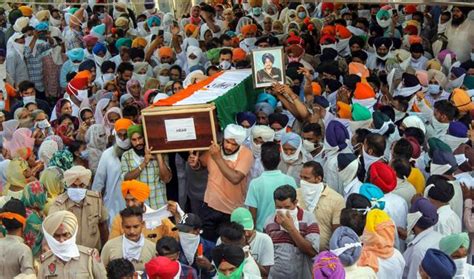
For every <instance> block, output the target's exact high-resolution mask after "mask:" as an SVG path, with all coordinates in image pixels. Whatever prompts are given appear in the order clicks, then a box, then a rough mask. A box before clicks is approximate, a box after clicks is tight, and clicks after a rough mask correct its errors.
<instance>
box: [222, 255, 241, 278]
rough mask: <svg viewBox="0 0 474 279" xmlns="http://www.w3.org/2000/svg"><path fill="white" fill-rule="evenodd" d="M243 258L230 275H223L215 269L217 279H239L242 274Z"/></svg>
mask: <svg viewBox="0 0 474 279" xmlns="http://www.w3.org/2000/svg"><path fill="white" fill-rule="evenodd" d="M245 262H246V261H245V260H244V261H243V262H242V263H241V264H240V266H239V267H238V268H237V269H236V270H234V271H233V272H232V273H231V274H230V275H224V274H223V273H221V272H220V271H219V270H218V271H217V278H218V279H241V278H242V274H243V273H244V265H245Z"/></svg>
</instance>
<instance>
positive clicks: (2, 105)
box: [0, 100, 5, 110]
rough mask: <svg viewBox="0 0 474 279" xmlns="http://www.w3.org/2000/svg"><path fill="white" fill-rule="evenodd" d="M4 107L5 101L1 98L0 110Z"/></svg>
mask: <svg viewBox="0 0 474 279" xmlns="http://www.w3.org/2000/svg"><path fill="white" fill-rule="evenodd" d="M4 109H5V101H3V100H1V101H0V110H4Z"/></svg>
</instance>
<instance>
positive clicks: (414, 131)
mask: <svg viewBox="0 0 474 279" xmlns="http://www.w3.org/2000/svg"><path fill="white" fill-rule="evenodd" d="M403 135H404V136H405V137H413V138H415V139H416V141H417V142H418V144H419V145H420V146H423V145H424V144H425V133H423V130H421V129H420V128H417V127H410V128H406V129H405V131H404V132H403Z"/></svg>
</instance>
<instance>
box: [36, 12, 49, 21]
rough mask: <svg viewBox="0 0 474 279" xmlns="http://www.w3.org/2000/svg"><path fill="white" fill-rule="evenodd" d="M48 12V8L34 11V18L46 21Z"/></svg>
mask: <svg viewBox="0 0 474 279" xmlns="http://www.w3.org/2000/svg"><path fill="white" fill-rule="evenodd" d="M49 17H50V13H49V11H48V10H42V11H39V12H37V13H36V19H37V20H39V21H48V20H49Z"/></svg>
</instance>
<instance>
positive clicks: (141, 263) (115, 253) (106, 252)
mask: <svg viewBox="0 0 474 279" xmlns="http://www.w3.org/2000/svg"><path fill="white" fill-rule="evenodd" d="M142 237H143V235H142ZM123 238H124V236H123V235H121V236H118V237H116V238H114V239H111V240H109V241H107V243H105V245H104V248H103V249H102V253H101V258H102V261H103V262H104V265H105V266H107V264H108V263H109V262H110V261H112V260H115V259H121V258H123V245H122V241H123ZM155 255H156V250H155V244H154V243H153V242H151V241H150V240H148V239H145V244H144V245H143V247H142V251H141V253H140V260H138V261H137V260H131V262H132V264H133V266H134V267H135V270H136V271H145V264H146V263H147V262H149V261H150V260H151V259H152V258H153V257H154V256H155Z"/></svg>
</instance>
